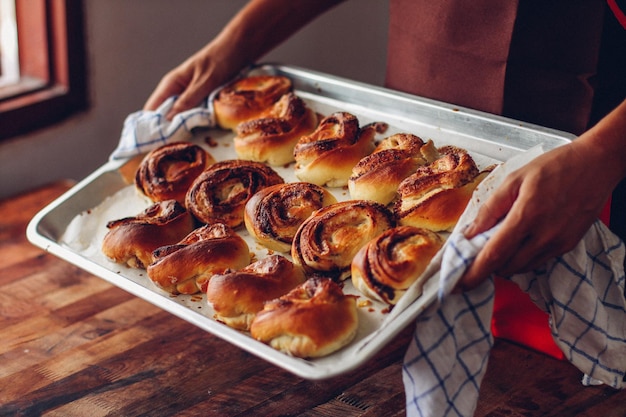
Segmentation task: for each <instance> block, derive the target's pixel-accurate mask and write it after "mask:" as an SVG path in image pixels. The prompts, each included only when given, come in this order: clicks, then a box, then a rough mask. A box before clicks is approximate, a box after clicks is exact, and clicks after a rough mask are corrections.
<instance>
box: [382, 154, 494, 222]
mask: <svg viewBox="0 0 626 417" xmlns="http://www.w3.org/2000/svg"><path fill="white" fill-rule="evenodd" d="M439 152H440V153H441V154H442V156H441V157H440V158H439V159H437V160H435V161H434V162H432V163H431V164H429V165H426V166H423V167H420V168H418V169H417V171H416V172H415V173H414V174H413V175H411V176H409V177H407V178H406V179H404V180H403V181H402V182H401V183H400V185H399V186H398V194H399V199H398V200H397V201H396V202H395V203H394V211H395V213H396V216H397V218H398V221H399V223H400V224H402V225H410V226H415V227H423V228H426V229H430V230H434V231H436V232H439V231H451V230H452V229H453V228H454V226H455V225H456V223H457V221H458V220H459V217H460V216H461V214H463V211H464V210H465V207H466V206H467V203H468V202H469V200H470V198H471V196H472V193H473V192H474V189H475V188H476V186H477V185H478V183H479V182H480V181H482V179H483V178H484V177H485V176H486V175H487V173H488V171H485V172H483V173H481V172H480V171H479V169H478V167H477V166H476V163H475V162H474V160H473V159H472V157H471V156H470V154H469V153H468V152H467V151H466V150H464V149H460V148H457V147H452V146H446V147H443V148H440V149H439Z"/></svg>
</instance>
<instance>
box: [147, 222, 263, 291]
mask: <svg viewBox="0 0 626 417" xmlns="http://www.w3.org/2000/svg"><path fill="white" fill-rule="evenodd" d="M153 256H154V262H153V263H152V264H150V266H148V268H147V272H148V277H149V278H150V279H151V280H152V282H154V283H155V284H156V285H157V286H158V287H159V288H161V289H162V290H164V291H167V292H169V293H171V294H195V293H198V292H201V291H202V292H204V291H206V288H207V283H208V281H209V280H210V279H211V277H212V276H213V275H214V274H221V273H224V271H226V270H231V269H232V270H237V269H241V268H243V267H245V266H246V265H248V264H249V263H250V260H251V256H250V250H249V248H248V245H247V244H246V242H245V241H244V240H243V238H242V237H241V236H239V235H238V234H237V233H235V231H233V230H232V229H231V228H230V227H228V226H226V225H225V224H223V223H214V224H211V225H205V226H203V227H200V228H198V229H196V230H194V231H192V232H191V233H189V234H188V235H187V236H186V237H185V238H183V239H182V240H181V241H180V242H178V243H177V244H174V245H169V246H163V247H160V248H157V249H156V250H155V251H154V253H153Z"/></svg>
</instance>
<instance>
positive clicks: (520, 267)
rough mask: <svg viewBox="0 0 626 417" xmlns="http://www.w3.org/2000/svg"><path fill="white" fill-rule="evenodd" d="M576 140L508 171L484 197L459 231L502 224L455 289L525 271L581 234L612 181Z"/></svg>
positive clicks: (591, 150) (566, 248) (592, 151)
mask: <svg viewBox="0 0 626 417" xmlns="http://www.w3.org/2000/svg"><path fill="white" fill-rule="evenodd" d="M580 139H582V137H581V138H580ZM580 139H577V140H575V141H574V142H572V143H571V144H568V145H565V146H562V147H559V148H557V149H554V150H552V151H549V152H547V153H545V154H543V155H541V156H540V157H538V158H536V159H535V160H533V161H531V162H530V163H529V164H527V165H526V166H524V167H522V168H520V169H519V170H517V171H515V172H513V173H511V174H510V175H509V176H508V177H507V178H506V179H505V181H504V182H503V184H502V185H501V186H500V187H499V188H498V189H497V190H496V191H495V192H494V193H493V194H492V195H491V196H490V197H489V198H488V199H487V201H486V202H485V203H484V205H483V206H482V207H481V209H480V210H479V212H478V214H477V216H476V219H475V220H474V222H473V223H472V224H471V225H470V227H468V229H467V230H466V231H465V236H466V237H467V238H472V237H474V236H475V235H477V234H478V233H481V232H484V231H486V230H489V229H490V228H492V227H493V226H495V225H496V224H497V223H498V222H499V221H502V224H501V227H500V228H499V230H497V231H496V232H495V233H494V235H493V236H492V238H491V239H489V241H488V242H487V243H486V244H485V247H484V248H483V249H482V250H481V251H480V252H479V254H478V256H477V257H476V259H475V261H474V262H473V263H472V265H470V267H469V268H468V270H467V272H466V273H465V274H464V276H463V277H462V278H461V280H460V283H459V289H471V288H474V287H475V286H477V285H478V284H480V283H481V282H482V281H483V280H484V279H486V278H487V277H488V276H490V275H491V274H494V273H495V274H497V275H500V276H503V277H506V276H510V275H513V274H516V273H522V272H527V271H530V270H532V269H533V268H536V267H538V266H540V265H542V264H543V263H545V262H546V261H547V260H549V259H550V258H553V257H555V256H558V255H561V254H563V253H566V252H568V251H570V250H571V249H573V248H574V247H575V246H576V244H577V243H578V242H579V241H580V239H582V237H583V236H584V234H585V233H586V231H587V230H588V229H589V227H590V226H591V224H592V223H593V222H594V221H595V219H596V218H597V216H598V215H599V213H600V212H601V210H602V208H603V207H604V204H605V202H606V200H607V198H608V197H609V195H610V193H611V191H612V188H613V186H614V182H613V180H612V179H608V178H607V179H606V180H604V178H603V173H605V172H607V171H609V170H607V169H606V168H607V167H606V166H605V165H606V161H605V160H604V159H603V157H602V155H601V154H599V153H598V152H597V150H596V149H595V148H594V147H592V146H589V145H588V144H587V143H586V141H585V140H580ZM590 173H593V175H590ZM607 174H608V176H610V175H612V173H610V172H608V173H607Z"/></svg>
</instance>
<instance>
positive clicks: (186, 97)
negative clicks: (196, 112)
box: [165, 86, 205, 120]
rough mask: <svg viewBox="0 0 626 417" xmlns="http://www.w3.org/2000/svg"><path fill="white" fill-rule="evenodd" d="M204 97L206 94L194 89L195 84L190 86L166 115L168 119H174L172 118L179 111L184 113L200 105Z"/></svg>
mask: <svg viewBox="0 0 626 417" xmlns="http://www.w3.org/2000/svg"><path fill="white" fill-rule="evenodd" d="M204 98H205V95H204V94H203V93H201V92H199V90H196V89H194V88H193V86H190V87H189V88H188V89H187V90H185V91H184V92H183V93H182V94H181V95H180V96H179V97H178V98H177V99H176V101H175V102H174V104H173V105H172V108H171V109H170V111H169V112H168V113H167V115H166V116H165V117H166V119H168V120H172V118H173V117H174V116H175V115H177V114H178V113H182V112H184V111H187V110H189V109H192V108H194V107H196V106H198V105H199V104H200V102H201V101H202V100H203V99H204Z"/></svg>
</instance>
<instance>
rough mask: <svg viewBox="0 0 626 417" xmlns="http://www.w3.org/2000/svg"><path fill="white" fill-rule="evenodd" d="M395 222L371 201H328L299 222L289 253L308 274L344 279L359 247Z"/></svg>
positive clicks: (391, 216)
mask: <svg viewBox="0 0 626 417" xmlns="http://www.w3.org/2000/svg"><path fill="white" fill-rule="evenodd" d="M394 226H395V224H394V219H393V215H392V213H391V212H390V211H389V210H387V208H385V206H383V205H381V204H379V203H376V202H374V201H370V200H350V201H343V202H339V203H335V204H331V205H330V206H326V207H324V208H321V209H319V210H317V211H316V212H314V213H313V214H311V216H310V217H309V218H308V219H306V220H305V221H304V222H303V223H302V225H301V226H300V228H299V229H298V231H297V232H296V235H295V237H294V239H293V243H292V246H291V256H292V258H293V262H294V263H295V264H296V265H300V266H301V267H302V268H303V269H304V271H305V273H306V274H307V276H314V275H317V276H323V277H327V278H332V279H334V280H336V281H340V280H344V279H346V278H348V277H349V276H350V264H351V263H352V258H354V255H355V254H356V253H357V252H358V251H359V249H361V247H363V246H364V245H365V244H366V243H367V242H369V241H370V240H371V239H373V238H375V237H376V236H378V235H380V234H381V233H382V232H384V231H385V230H387V229H390V228H392V227H394Z"/></svg>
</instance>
